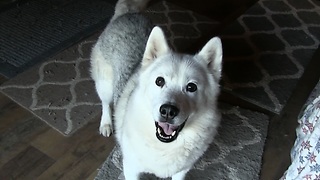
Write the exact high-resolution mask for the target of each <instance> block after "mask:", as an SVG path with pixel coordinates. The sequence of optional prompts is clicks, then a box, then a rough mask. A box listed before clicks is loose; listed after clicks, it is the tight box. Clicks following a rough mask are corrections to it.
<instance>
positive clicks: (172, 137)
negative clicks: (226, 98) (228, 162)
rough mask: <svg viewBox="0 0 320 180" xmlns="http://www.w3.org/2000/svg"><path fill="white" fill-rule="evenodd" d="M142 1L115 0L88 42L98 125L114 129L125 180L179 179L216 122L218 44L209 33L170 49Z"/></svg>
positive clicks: (199, 153)
mask: <svg viewBox="0 0 320 180" xmlns="http://www.w3.org/2000/svg"><path fill="white" fill-rule="evenodd" d="M146 3H147V1H146V0H136V1H127V0H120V1H119V2H118V4H117V6H116V12H115V16H114V17H113V19H112V20H111V21H110V23H109V24H108V26H107V27H106V29H105V31H104V32H103V33H102V34H101V36H100V38H99V40H98V42H97V43H96V45H95V46H94V48H93V50H92V55H91V73H92V77H93V79H94V81H95V85H96V90H97V92H98V95H99V97H100V99H101V101H102V117H101V124H100V133H101V134H102V135H104V136H110V134H111V133H112V132H113V129H114V133H115V136H116V139H117V142H118V143H119V145H120V148H121V151H122V155H123V167H124V176H125V178H126V179H127V180H131V179H132V180H137V179H139V175H140V174H141V173H152V174H155V175H156V176H158V177H161V178H166V177H172V179H174V180H182V179H184V177H185V175H186V173H187V172H188V171H189V170H190V169H191V168H192V166H193V164H194V163H195V162H196V161H197V160H198V159H199V157H201V156H202V155H203V153H204V152H205V151H206V150H207V148H208V146H209V144H210V143H211V142H212V140H213V138H214V136H215V134H216V131H217V127H218V125H219V122H220V113H219V112H218V109H217V96H218V94H219V80H220V76H221V68H222V62H221V61H222V45H221V41H220V39H219V38H218V37H214V38H212V39H211V40H210V41H209V42H208V43H207V44H206V45H205V46H204V47H203V48H202V49H201V50H200V52H199V53H197V54H195V55H187V54H179V53H176V52H173V51H172V50H171V49H170V47H169V46H168V44H167V42H166V39H165V36H164V33H163V31H162V30H161V29H160V28H159V27H157V26H154V25H153V24H152V23H151V22H150V20H148V19H147V18H146V17H144V16H143V15H141V14H139V13H137V12H139V11H141V10H142V9H143V8H144V7H145V5H146ZM112 109H113V111H112ZM113 122H114V124H113Z"/></svg>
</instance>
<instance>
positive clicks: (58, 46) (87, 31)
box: [0, 0, 116, 78]
mask: <svg viewBox="0 0 320 180" xmlns="http://www.w3.org/2000/svg"><path fill="white" fill-rule="evenodd" d="M115 2H116V0H92V1H87V0H66V1H62V0H28V1H23V2H21V3H20V4H17V5H15V6H13V7H12V8H10V9H7V10H5V11H3V12H1V13H0V22H1V26H0V44H1V48H0V73H1V74H3V75H5V76H7V77H10V78H12V77H14V76H15V75H17V74H18V73H20V72H23V71H24V70H26V69H27V68H29V67H31V66H32V65H34V64H36V63H38V62H41V61H44V60H46V58H48V57H50V56H52V55H54V54H55V53H57V52H59V51H61V50H63V49H65V48H67V47H69V46H71V45H73V44H74V43H76V42H79V41H80V40H81V39H83V38H86V37H88V36H90V35H92V34H93V33H94V32H95V31H97V30H98V29H102V28H103V27H104V26H105V24H106V23H107V22H108V21H109V19H110V18H111V16H112V15H113V12H114V7H113V6H114V4H115Z"/></svg>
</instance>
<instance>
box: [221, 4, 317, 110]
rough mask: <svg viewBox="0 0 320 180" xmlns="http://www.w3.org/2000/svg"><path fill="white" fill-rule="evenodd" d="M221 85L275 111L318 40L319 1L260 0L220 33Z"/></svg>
mask: <svg viewBox="0 0 320 180" xmlns="http://www.w3.org/2000/svg"><path fill="white" fill-rule="evenodd" d="M221 37H222V39H223V41H222V42H223V45H224V53H225V54H224V69H223V72H224V74H223V83H224V85H223V87H224V89H225V90H226V91H228V92H230V93H232V94H234V95H236V96H238V97H241V98H243V99H245V100H247V101H250V102H252V103H254V104H256V105H258V106H260V107H262V108H265V109H268V110H270V111H272V112H275V113H280V112H281V110H282V108H283V107H284V105H285V104H286V102H287V101H288V99H289V97H290V95H291V93H292V91H293V90H294V89H295V87H296V84H297V82H298V80H299V79H300V77H301V76H302V74H303V72H304V69H305V68H306V67H307V66H308V64H309V61H310V60H311V58H312V55H313V53H314V52H315V50H316V49H317V48H318V47H319V41H320V1H318V0H303V1H301V0H260V1H259V2H257V3H256V4H255V5H254V6H252V7H251V8H250V9H249V10H248V11H247V12H246V13H245V14H243V15H242V16H241V17H239V18H238V20H237V21H236V22H234V23H233V24H231V25H230V26H229V27H228V28H226V29H225V30H224V31H223V34H222V35H221Z"/></svg>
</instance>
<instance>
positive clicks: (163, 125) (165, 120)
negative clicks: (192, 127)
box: [155, 104, 186, 143]
mask: <svg viewBox="0 0 320 180" xmlns="http://www.w3.org/2000/svg"><path fill="white" fill-rule="evenodd" d="M159 112H160V115H161V119H160V121H159V122H155V125H156V136H157V138H158V139H159V140H160V141H161V142H165V143H169V142H172V141H174V140H175V139H176V138H177V137H178V134H179V132H180V131H181V130H182V128H183V127H184V125H185V122H186V121H185V122H184V123H182V124H181V125H179V126H177V125H173V119H174V118H175V117H176V116H177V115H178V114H179V109H178V108H177V107H176V106H174V105H171V104H163V105H162V106H161V107H160V109H159Z"/></svg>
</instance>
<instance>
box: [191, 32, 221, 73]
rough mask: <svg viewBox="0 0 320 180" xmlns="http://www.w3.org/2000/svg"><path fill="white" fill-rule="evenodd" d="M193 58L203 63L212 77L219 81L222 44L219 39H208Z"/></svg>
mask: <svg viewBox="0 0 320 180" xmlns="http://www.w3.org/2000/svg"><path fill="white" fill-rule="evenodd" d="M195 57H196V59H197V60H200V61H204V63H206V65H207V67H208V68H209V70H210V71H211V72H212V73H213V75H214V77H215V78H217V79H220V77H221V70H222V43H221V40H220V38H218V37H214V38H212V39H210V41H208V42H207V44H206V45H204V47H203V48H202V49H201V51H200V52H199V53H198V54H196V56H195Z"/></svg>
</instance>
